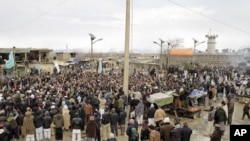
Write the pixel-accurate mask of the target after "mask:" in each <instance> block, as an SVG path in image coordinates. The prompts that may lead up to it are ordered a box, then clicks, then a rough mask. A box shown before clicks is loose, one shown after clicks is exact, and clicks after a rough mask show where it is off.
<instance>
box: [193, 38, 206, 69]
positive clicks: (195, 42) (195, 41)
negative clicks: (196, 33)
mask: <svg viewBox="0 0 250 141" xmlns="http://www.w3.org/2000/svg"><path fill="white" fill-rule="evenodd" d="M193 40H194V57H193V60H194V61H193V64H194V67H195V52H196V47H197V46H198V45H200V44H203V43H205V42H206V41H202V42H199V41H197V40H196V39H194V38H193Z"/></svg>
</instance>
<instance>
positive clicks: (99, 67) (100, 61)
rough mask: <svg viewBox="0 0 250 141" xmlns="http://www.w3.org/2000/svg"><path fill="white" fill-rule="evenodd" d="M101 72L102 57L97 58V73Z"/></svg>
mask: <svg viewBox="0 0 250 141" xmlns="http://www.w3.org/2000/svg"><path fill="white" fill-rule="evenodd" d="M100 73H102V59H101V58H100V59H99V65H98V74H100Z"/></svg>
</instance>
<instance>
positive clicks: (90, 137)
mask: <svg viewBox="0 0 250 141" xmlns="http://www.w3.org/2000/svg"><path fill="white" fill-rule="evenodd" d="M96 129H97V124H96V122H95V117H94V116H90V117H89V121H88V123H87V125H86V137H87V141H95V138H96Z"/></svg>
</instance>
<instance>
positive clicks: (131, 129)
mask: <svg viewBox="0 0 250 141" xmlns="http://www.w3.org/2000/svg"><path fill="white" fill-rule="evenodd" d="M126 134H127V136H128V141H139V134H138V130H137V127H136V125H135V122H134V119H130V120H129V123H128V127H127V130H126Z"/></svg>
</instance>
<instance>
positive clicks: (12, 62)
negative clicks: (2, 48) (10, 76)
mask: <svg viewBox="0 0 250 141" xmlns="http://www.w3.org/2000/svg"><path fill="white" fill-rule="evenodd" d="M14 66H15V60H14V54H13V51H11V52H10V54H9V59H8V60H7V61H6V62H5V67H6V69H10V68H12V67H14Z"/></svg>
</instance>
